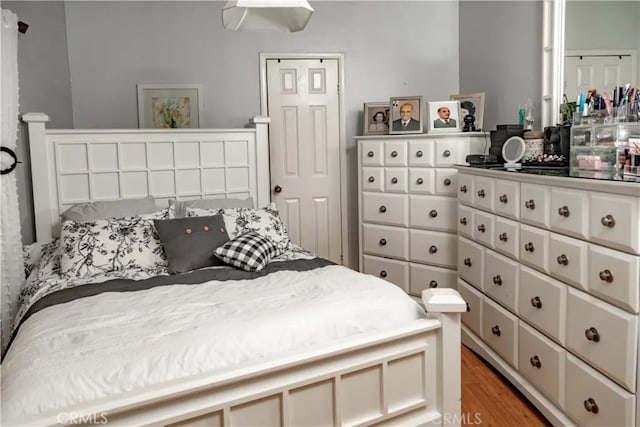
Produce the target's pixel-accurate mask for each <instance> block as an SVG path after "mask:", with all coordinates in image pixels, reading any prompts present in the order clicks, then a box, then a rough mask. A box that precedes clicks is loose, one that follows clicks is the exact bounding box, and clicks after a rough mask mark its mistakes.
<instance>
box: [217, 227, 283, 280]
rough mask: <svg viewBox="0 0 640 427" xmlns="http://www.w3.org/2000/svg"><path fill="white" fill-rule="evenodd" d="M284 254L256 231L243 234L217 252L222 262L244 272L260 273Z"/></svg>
mask: <svg viewBox="0 0 640 427" xmlns="http://www.w3.org/2000/svg"><path fill="white" fill-rule="evenodd" d="M282 252H283V251H282V249H280V248H278V247H277V246H276V244H275V243H274V242H273V240H271V239H270V238H268V237H265V236H262V235H260V234H258V233H256V232H255V231H249V232H248V233H244V234H241V235H239V236H237V237H236V238H234V239H233V240H229V241H228V242H227V243H225V244H224V245H222V246H220V247H219V248H217V249H216V250H215V254H216V256H217V257H218V258H220V259H221V260H222V261H224V262H226V263H227V264H229V265H232V266H234V267H238V268H241V269H243V270H244V271H260V270H262V269H263V268H264V267H265V266H266V265H267V264H269V261H271V259H273V258H275V257H277V256H278V255H281V254H282Z"/></svg>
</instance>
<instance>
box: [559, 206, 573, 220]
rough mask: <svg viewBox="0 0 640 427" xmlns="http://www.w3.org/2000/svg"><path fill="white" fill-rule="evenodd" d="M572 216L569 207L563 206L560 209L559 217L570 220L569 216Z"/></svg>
mask: <svg viewBox="0 0 640 427" xmlns="http://www.w3.org/2000/svg"><path fill="white" fill-rule="evenodd" d="M570 214H571V212H569V207H568V206H566V205H565V206H563V207H561V208H558V215H560V216H563V217H565V218H569V215H570Z"/></svg>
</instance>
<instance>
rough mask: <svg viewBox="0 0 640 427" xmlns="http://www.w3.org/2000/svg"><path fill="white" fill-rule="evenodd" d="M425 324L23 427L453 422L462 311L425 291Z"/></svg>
mask: <svg viewBox="0 0 640 427" xmlns="http://www.w3.org/2000/svg"><path fill="white" fill-rule="evenodd" d="M423 301H424V303H425V306H426V307H427V311H428V313H432V316H431V318H429V319H420V320H417V321H415V322H413V323H411V324H410V325H406V326H403V327H402V328H397V329H394V330H393V331H389V332H385V333H377V334H375V335H368V336H363V337H359V338H355V339H354V338H350V339H345V340H342V341H337V342H334V343H332V344H331V345H329V346H326V347H325V348H322V349H316V350H314V351H307V352H305V353H304V354H300V353H296V354H292V355H290V356H288V357H280V358H278V359H277V360H271V361H265V362H262V363H260V364H252V365H251V366H246V367H239V368H237V369H235V370H233V371H227V372H224V373H218V374H206V375H204V374H203V375H200V376H198V377H190V378H189V379H186V380H180V381H176V382H174V383H172V384H162V385H161V386H158V387H155V388H149V389H146V390H144V391H143V392H137V393H135V394H129V395H125V396H120V397H119V398H117V399H111V400H109V401H102V402H95V404H93V405H92V406H91V407H82V408H76V409H74V410H67V411H66V412H60V413H55V414H54V413H52V414H49V415H48V416H46V417H44V418H42V417H39V418H38V419H33V420H25V422H26V424H29V425H59V424H75V425H78V424H96V423H98V424H106V423H108V425H168V426H196V425H207V426H236V425H238V426H247V425H253V426H302V425H336V426H338V425H373V424H381V425H385V424H389V425H404V426H408V425H419V424H427V423H429V424H431V425H457V424H459V422H460V314H459V312H460V311H464V309H465V303H464V301H463V300H462V299H461V298H460V297H459V295H458V294H457V292H455V291H454V290H451V289H434V290H428V291H425V293H424V295H423Z"/></svg>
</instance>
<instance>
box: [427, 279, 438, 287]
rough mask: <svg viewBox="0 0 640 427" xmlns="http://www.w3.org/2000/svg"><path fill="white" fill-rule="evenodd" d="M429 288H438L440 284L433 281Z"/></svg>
mask: <svg viewBox="0 0 640 427" xmlns="http://www.w3.org/2000/svg"><path fill="white" fill-rule="evenodd" d="M429 287H430V288H437V287H438V282H436V281H435V280H432V281H430V282H429Z"/></svg>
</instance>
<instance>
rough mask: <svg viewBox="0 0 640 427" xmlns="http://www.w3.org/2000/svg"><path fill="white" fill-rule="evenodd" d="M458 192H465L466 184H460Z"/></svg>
mask: <svg viewBox="0 0 640 427" xmlns="http://www.w3.org/2000/svg"><path fill="white" fill-rule="evenodd" d="M460 192H461V193H466V192H467V186H466V185H461V186H460Z"/></svg>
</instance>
